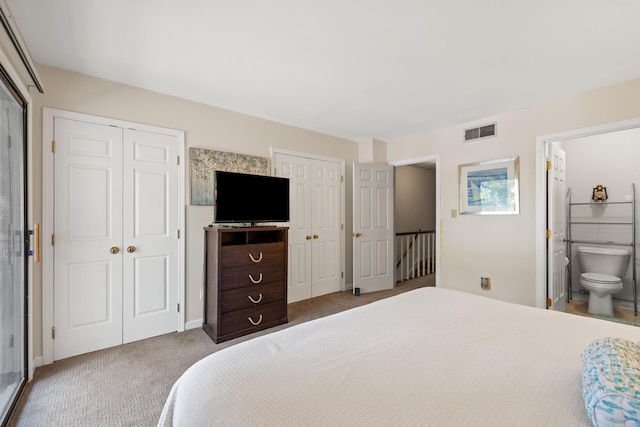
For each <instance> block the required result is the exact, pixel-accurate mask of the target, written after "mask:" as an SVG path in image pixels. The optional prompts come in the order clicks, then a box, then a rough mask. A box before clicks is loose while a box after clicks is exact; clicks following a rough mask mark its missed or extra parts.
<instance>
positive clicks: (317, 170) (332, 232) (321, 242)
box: [311, 160, 342, 297]
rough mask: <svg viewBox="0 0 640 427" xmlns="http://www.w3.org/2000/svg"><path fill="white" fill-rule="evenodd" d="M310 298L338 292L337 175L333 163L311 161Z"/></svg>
mask: <svg viewBox="0 0 640 427" xmlns="http://www.w3.org/2000/svg"><path fill="white" fill-rule="evenodd" d="M312 169H313V187H312V199H313V206H312V212H313V214H312V224H313V240H312V242H313V243H312V250H311V252H312V254H313V261H312V267H311V270H312V275H313V282H312V295H311V296H312V297H317V296H320V295H325V294H328V293H332V292H338V291H339V290H340V281H341V262H340V260H341V258H340V257H341V251H340V235H341V234H340V233H341V230H340V225H341V222H340V212H341V211H340V209H341V206H340V205H341V197H340V189H341V185H342V184H341V182H340V179H341V174H340V164H339V163H336V162H330V161H324V160H313V161H312Z"/></svg>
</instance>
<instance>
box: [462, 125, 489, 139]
mask: <svg viewBox="0 0 640 427" xmlns="http://www.w3.org/2000/svg"><path fill="white" fill-rule="evenodd" d="M491 136H496V124H495V123H492V124H490V125H484V126H480V127H477V128H472V129H465V131H464V141H465V142H467V141H474V140H476V139H481V138H489V137H491Z"/></svg>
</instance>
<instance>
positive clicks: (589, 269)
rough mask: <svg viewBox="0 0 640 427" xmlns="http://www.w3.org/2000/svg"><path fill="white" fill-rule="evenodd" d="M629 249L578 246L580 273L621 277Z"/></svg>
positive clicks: (629, 253) (625, 268)
mask: <svg viewBox="0 0 640 427" xmlns="http://www.w3.org/2000/svg"><path fill="white" fill-rule="evenodd" d="M630 255H631V251H629V250H628V249H618V248H601V247H596V246H578V264H579V265H580V271H581V272H582V273H601V274H609V275H611V276H616V277H623V276H624V274H625V273H626V271H627V266H628V265H629V257H630Z"/></svg>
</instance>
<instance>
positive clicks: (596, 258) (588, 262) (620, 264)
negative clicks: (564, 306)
mask: <svg viewBox="0 0 640 427" xmlns="http://www.w3.org/2000/svg"><path fill="white" fill-rule="evenodd" d="M630 255H631V252H630V251H629V250H627V249H616V248H601V247H594V246H579V247H578V264H579V265H580V271H581V272H582V274H580V285H582V287H583V288H585V289H587V290H588V291H589V307H588V311H589V313H591V314H601V315H604V316H611V317H613V300H612V296H613V294H616V293H618V292H620V291H622V279H621V278H622V277H623V276H624V274H625V273H626V271H627V266H628V265H629V257H630Z"/></svg>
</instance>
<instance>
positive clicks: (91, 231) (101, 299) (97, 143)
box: [45, 118, 122, 360]
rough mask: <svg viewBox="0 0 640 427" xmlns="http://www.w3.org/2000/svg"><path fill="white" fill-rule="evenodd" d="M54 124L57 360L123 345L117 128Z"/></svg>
mask: <svg viewBox="0 0 640 427" xmlns="http://www.w3.org/2000/svg"><path fill="white" fill-rule="evenodd" d="M54 128H55V141H56V153H55V171H56V172H55V184H54V192H55V217H54V227H55V246H54V248H55V257H54V259H55V261H54V262H55V267H54V328H55V345H54V360H58V359H63V358H65V357H69V356H74V355H76V354H81V353H87V352H90V351H94V350H99V349H102V348H106V347H111V346H114V345H118V344H121V343H122V256H121V255H122V254H121V250H122V246H121V243H122V130H121V129H119V128H115V127H111V126H103V125H96V124H91V123H84V122H80V121H75V120H67V119H61V118H56V119H55V122H54ZM45 238H47V237H45ZM112 252H113V253H112ZM46 333H48V331H47V332H46Z"/></svg>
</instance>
